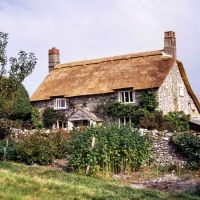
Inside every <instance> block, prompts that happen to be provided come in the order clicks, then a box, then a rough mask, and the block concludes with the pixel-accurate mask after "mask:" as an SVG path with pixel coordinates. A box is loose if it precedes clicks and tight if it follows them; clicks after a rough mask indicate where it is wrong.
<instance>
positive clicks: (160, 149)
mask: <svg viewBox="0 0 200 200" xmlns="http://www.w3.org/2000/svg"><path fill="white" fill-rule="evenodd" d="M140 130H141V133H142V134H147V135H148V137H149V139H150V140H151V141H152V145H153V154H154V161H155V162H156V163H157V164H159V165H163V166H164V165H178V166H185V165H186V164H187V160H186V159H185V158H183V157H182V156H181V155H178V154H177V153H176V151H175V148H174V147H173V146H172V145H171V144H170V143H169V141H170V138H171V137H172V133H169V132H165V131H157V130H153V131H148V130H146V129H140Z"/></svg>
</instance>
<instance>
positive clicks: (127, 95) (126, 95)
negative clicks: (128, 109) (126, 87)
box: [125, 92, 129, 102]
mask: <svg viewBox="0 0 200 200" xmlns="http://www.w3.org/2000/svg"><path fill="white" fill-rule="evenodd" d="M125 102H129V92H125Z"/></svg>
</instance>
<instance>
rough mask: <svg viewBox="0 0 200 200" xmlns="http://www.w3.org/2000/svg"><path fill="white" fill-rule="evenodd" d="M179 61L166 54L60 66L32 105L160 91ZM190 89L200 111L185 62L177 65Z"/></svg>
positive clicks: (37, 91) (135, 55)
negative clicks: (130, 91)
mask: <svg viewBox="0 0 200 200" xmlns="http://www.w3.org/2000/svg"><path fill="white" fill-rule="evenodd" d="M175 61H176V60H175V59H172V58H170V57H166V56H163V54H162V51H149V52H143V53H134V54H126V55H120V56H114V57H107V58H100V59H93V60H84V61H79V62H70V63H64V64H59V65H57V66H56V67H55V68H54V70H53V71H52V72H51V73H49V74H48V76H47V77H46V78H45V79H44V81H43V82H42V83H41V85H40V86H39V87H38V89H37V90H36V91H35V93H34V94H33V95H32V97H31V101H41V100H47V99H50V98H51V97H56V96H64V97H74V96H82V95H93V94H104V93H111V92H114V90H116V89H122V88H133V89H134V90H141V89H149V88H158V87H160V86H161V85H162V83H163V81H164V80H165V78H166V77H167V75H168V73H169V71H170V69H171V68H172V66H173V64H174V62H175ZM177 63H178V66H179V69H180V72H181V76H182V78H183V80H184V82H185V85H186V88H187V90H188V92H189V94H190V95H191V97H192V98H193V100H194V102H195V104H196V106H197V108H198V110H199V111H200V104H199V102H198V99H197V97H196V96H195V94H194V92H193V91H192V88H191V86H190V84H189V81H188V79H187V76H186V73H185V70H184V68H183V65H182V63H181V62H179V61H177Z"/></svg>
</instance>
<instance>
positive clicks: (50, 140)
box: [17, 131, 66, 165]
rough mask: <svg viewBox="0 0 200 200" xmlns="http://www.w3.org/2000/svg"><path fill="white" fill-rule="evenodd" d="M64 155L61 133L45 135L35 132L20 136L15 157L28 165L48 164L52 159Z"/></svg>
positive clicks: (64, 149)
mask: <svg viewBox="0 0 200 200" xmlns="http://www.w3.org/2000/svg"><path fill="white" fill-rule="evenodd" d="M65 155H66V136H65V133H64V132H62V131H57V132H51V133H45V132H42V131H37V132H34V133H29V134H25V135H20V139H19V142H18V144H17V157H18V159H19V160H20V161H23V162H26V163H28V164H31V163H38V164H42V165H47V164H50V163H51V162H52V161H53V159H54V158H62V157H65Z"/></svg>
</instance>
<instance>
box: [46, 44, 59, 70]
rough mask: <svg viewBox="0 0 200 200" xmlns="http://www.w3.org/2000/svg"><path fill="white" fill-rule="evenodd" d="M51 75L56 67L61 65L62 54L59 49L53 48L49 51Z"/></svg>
mask: <svg viewBox="0 0 200 200" xmlns="http://www.w3.org/2000/svg"><path fill="white" fill-rule="evenodd" d="M48 55H49V73H50V72H51V71H52V70H53V69H54V67H55V66H56V65H58V64H60V52H59V49H56V48H55V47H52V48H51V49H49V53H48Z"/></svg>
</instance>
